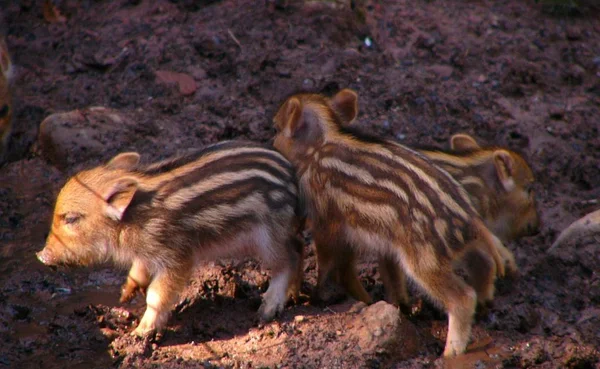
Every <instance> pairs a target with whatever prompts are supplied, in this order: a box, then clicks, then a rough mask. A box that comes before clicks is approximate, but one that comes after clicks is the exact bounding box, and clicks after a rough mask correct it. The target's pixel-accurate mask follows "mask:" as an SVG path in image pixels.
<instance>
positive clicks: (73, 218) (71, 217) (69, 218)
mask: <svg viewBox="0 0 600 369" xmlns="http://www.w3.org/2000/svg"><path fill="white" fill-rule="evenodd" d="M80 219H81V214H77V213H67V214H65V215H64V221H65V224H75V223H77V222H79V220H80Z"/></svg>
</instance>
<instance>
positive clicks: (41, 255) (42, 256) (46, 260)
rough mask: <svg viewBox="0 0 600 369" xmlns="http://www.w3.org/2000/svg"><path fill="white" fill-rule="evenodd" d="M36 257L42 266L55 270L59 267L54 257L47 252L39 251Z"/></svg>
mask: <svg viewBox="0 0 600 369" xmlns="http://www.w3.org/2000/svg"><path fill="white" fill-rule="evenodd" d="M35 255H36V256H37V259H38V260H39V261H41V262H42V264H44V265H46V266H49V267H50V268H52V269H53V270H56V269H57V265H56V263H55V262H54V260H53V258H52V256H51V255H50V254H49V253H48V252H46V251H45V250H42V251H38V252H36V253H35Z"/></svg>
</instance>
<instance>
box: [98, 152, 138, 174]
mask: <svg viewBox="0 0 600 369" xmlns="http://www.w3.org/2000/svg"><path fill="white" fill-rule="evenodd" d="M139 162H140V154H138V153H137V152H124V153H121V154H118V155H117V156H115V157H114V158H112V159H110V161H109V162H108V163H106V168H107V169H125V170H129V169H132V168H133V167H135V166H136V165H137V164H138V163H139Z"/></svg>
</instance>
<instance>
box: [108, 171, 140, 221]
mask: <svg viewBox="0 0 600 369" xmlns="http://www.w3.org/2000/svg"><path fill="white" fill-rule="evenodd" d="M137 189H138V181H137V179H136V178H134V177H122V178H119V179H117V180H115V181H114V182H113V183H111V185H110V186H109V188H108V190H107V191H106V193H105V194H104V200H105V201H106V208H105V210H104V211H105V215H106V216H107V217H109V218H111V219H113V220H116V221H120V220H121V219H123V214H124V213H125V210H127V207H128V206H129V204H130V203H131V200H132V199H133V196H134V195H135V192H136V191H137Z"/></svg>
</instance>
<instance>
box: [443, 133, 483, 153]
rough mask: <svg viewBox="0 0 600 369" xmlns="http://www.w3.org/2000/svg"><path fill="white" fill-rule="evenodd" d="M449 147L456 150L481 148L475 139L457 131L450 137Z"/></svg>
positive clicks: (463, 150)
mask: <svg viewBox="0 0 600 369" xmlns="http://www.w3.org/2000/svg"><path fill="white" fill-rule="evenodd" d="M450 149H451V150H452V151H456V152H465V151H473V150H479V149H481V146H479V144H478V143H477V141H475V139H474V138H473V137H471V136H469V135H467V134H464V133H458V134H455V135H454V136H452V137H451V138H450Z"/></svg>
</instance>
